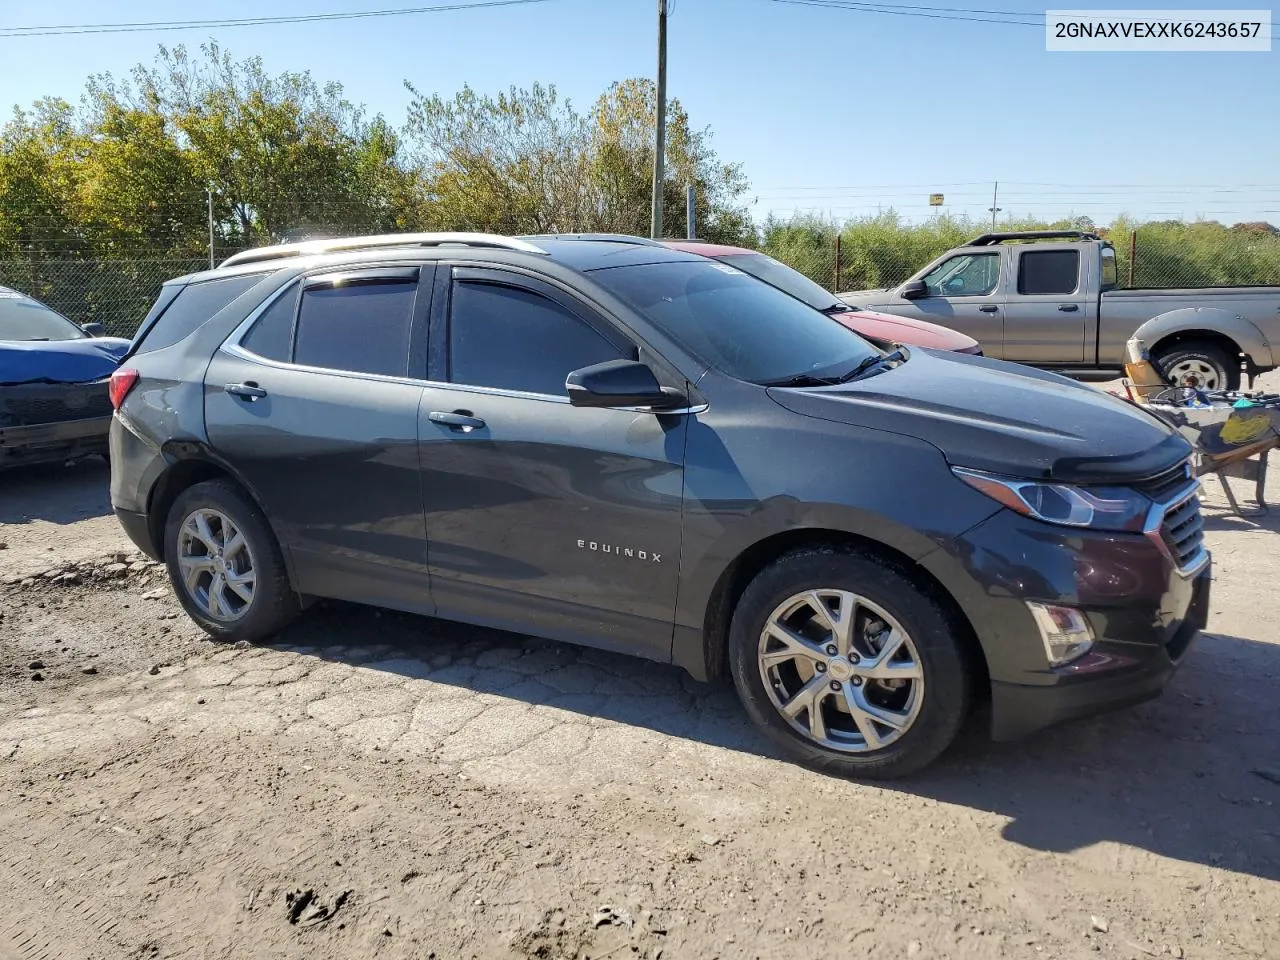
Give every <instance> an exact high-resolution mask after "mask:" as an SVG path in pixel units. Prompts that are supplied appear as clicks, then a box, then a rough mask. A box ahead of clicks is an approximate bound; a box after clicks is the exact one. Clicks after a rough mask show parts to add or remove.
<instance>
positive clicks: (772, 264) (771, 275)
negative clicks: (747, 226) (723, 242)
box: [717, 253, 849, 310]
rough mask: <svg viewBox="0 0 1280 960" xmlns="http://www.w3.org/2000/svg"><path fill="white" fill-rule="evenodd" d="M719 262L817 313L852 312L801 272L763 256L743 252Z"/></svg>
mask: <svg viewBox="0 0 1280 960" xmlns="http://www.w3.org/2000/svg"><path fill="white" fill-rule="evenodd" d="M717 259H718V260H720V262H721V263H727V264H729V266H731V267H737V268H738V269H739V270H741V271H743V272H744V273H749V274H751V275H752V276H753V277H755V278H756V279H757V280H763V281H764V282H765V283H767V284H769V286H771V287H777V288H778V289H779V290H781V291H782V292H783V293H785V294H789V295H790V296H793V297H795V298H796V299H797V300H803V301H804V302H805V303H807V304H808V305H809V306H811V307H813V309H815V310H830V309H831V308H832V307H842V308H844V309H846V310H847V309H849V308H848V307H845V305H844V304H843V303H841V302H840V301H839V300H837V299H836V298H835V297H834V296H833V295H832V294H830V293H828V292H827V291H826V290H824V289H823V288H822V287H820V286H818V285H817V284H816V283H814V282H813V281H812V280H810V279H809V278H808V277H806V276H805V275H804V274H803V273H801V272H800V271H799V270H793V269H792V268H791V267H788V266H787V265H786V264H785V263H779V262H778V261H777V260H774V259H773V258H772V257H766V256H765V255H764V254H763V253H751V254H745V253H740V254H733V255H731V256H725V257H718V258H717Z"/></svg>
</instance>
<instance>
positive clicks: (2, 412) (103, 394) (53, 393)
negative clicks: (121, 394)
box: [0, 380, 111, 427]
mask: <svg viewBox="0 0 1280 960" xmlns="http://www.w3.org/2000/svg"><path fill="white" fill-rule="evenodd" d="M9 390H10V391H12V394H13V395H11V396H5V397H3V398H2V399H0V426H10V427H29V426H35V425H37V424H44V423H62V422H63V421H66V420H89V419H93V418H95V417H109V416H111V398H110V396H109V395H108V393H107V381H106V380H98V381H95V382H93V383H56V384H54V383H49V384H24V385H23V386H21V387H11V388H9ZM6 392H9V391H6Z"/></svg>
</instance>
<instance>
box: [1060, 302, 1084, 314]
mask: <svg viewBox="0 0 1280 960" xmlns="http://www.w3.org/2000/svg"><path fill="white" fill-rule="evenodd" d="M1058 309H1059V310H1061V311H1062V312H1063V313H1075V312H1076V311H1077V310H1079V309H1080V305H1079V304H1078V303H1060V304H1058Z"/></svg>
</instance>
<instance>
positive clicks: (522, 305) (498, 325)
mask: <svg viewBox="0 0 1280 960" xmlns="http://www.w3.org/2000/svg"><path fill="white" fill-rule="evenodd" d="M622 359H633V356H631V352H630V351H625V350H623V349H620V348H619V347H618V346H617V345H615V344H613V343H610V342H609V341H608V340H606V339H605V338H604V337H603V336H601V335H600V334H599V333H598V332H597V331H596V330H594V329H593V328H592V327H591V326H589V325H588V324H587V323H586V322H585V321H584V320H582V319H581V318H579V317H577V316H575V315H574V314H573V313H571V312H570V311H569V310H568V309H566V308H565V307H563V306H561V305H560V304H558V303H556V302H555V301H554V300H552V299H550V298H549V297H545V296H542V295H541V294H539V293H536V292H534V291H533V290H529V289H525V288H523V287H519V286H513V285H509V284H505V283H495V282H490V281H487V280H478V279H477V280H466V279H461V280H455V281H454V283H453V289H452V292H451V296H450V310H449V380H450V381H451V382H453V383H460V384H467V385H469V386H474V387H493V388H497V389H502V390H518V391H520V392H523V393H539V394H546V395H549V396H556V397H563V396H564V395H565V386H564V382H565V378H566V377H567V376H568V375H569V374H570V373H572V372H573V371H574V370H577V369H579V368H581V367H588V366H591V365H592V364H595V363H603V362H604V361H606V360H622Z"/></svg>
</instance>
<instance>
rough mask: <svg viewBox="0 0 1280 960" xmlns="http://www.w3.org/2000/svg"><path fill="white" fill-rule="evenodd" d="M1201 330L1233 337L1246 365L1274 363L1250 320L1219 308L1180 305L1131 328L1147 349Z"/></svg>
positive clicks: (1266, 343)
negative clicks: (1246, 361) (1246, 358)
mask: <svg viewBox="0 0 1280 960" xmlns="http://www.w3.org/2000/svg"><path fill="white" fill-rule="evenodd" d="M1199 330H1203V331H1205V332H1207V333H1218V334H1221V335H1222V336H1224V337H1229V338H1231V340H1233V341H1234V342H1235V343H1236V345H1237V346H1239V348H1240V351H1241V352H1242V353H1243V354H1244V355H1245V356H1246V357H1248V359H1249V365H1250V366H1252V367H1258V368H1260V369H1270V368H1271V367H1274V366H1275V365H1276V363H1275V354H1274V353H1273V352H1272V348H1271V344H1270V342H1268V340H1267V338H1266V337H1265V336H1263V334H1262V331H1261V330H1259V329H1258V328H1257V327H1256V326H1255V325H1254V324H1253V322H1252V321H1250V320H1246V319H1245V318H1244V317H1242V316H1240V315H1239V314H1236V313H1232V312H1231V311H1229V310H1223V309H1221V308H1219V307H1182V308H1180V309H1178V310H1170V311H1169V312H1168V313H1162V314H1160V315H1159V316H1155V317H1152V318H1151V319H1150V320H1148V321H1147V322H1146V323H1144V324H1143V325H1142V326H1140V327H1138V329H1137V330H1136V331H1134V334H1133V335H1134V336H1135V337H1138V338H1139V339H1141V340H1142V341H1143V342H1144V343H1145V344H1146V345H1147V347H1148V348H1149V349H1151V350H1154V349H1155V348H1156V347H1157V345H1158V344H1159V343H1160V341H1162V340H1166V339H1168V338H1169V337H1171V336H1175V335H1177V334H1181V333H1191V332H1193V331H1199Z"/></svg>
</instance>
